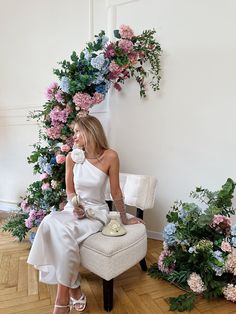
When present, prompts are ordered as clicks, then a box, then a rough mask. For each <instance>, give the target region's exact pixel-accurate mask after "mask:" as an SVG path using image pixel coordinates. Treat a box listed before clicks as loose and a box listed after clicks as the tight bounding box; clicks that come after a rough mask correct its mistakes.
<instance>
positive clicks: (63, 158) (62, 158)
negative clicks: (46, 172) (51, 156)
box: [56, 154, 66, 164]
mask: <svg viewBox="0 0 236 314" xmlns="http://www.w3.org/2000/svg"><path fill="white" fill-rule="evenodd" d="M65 161H66V156H65V155H61V154H58V155H57V156H56V162H57V163H58V164H64V162H65Z"/></svg>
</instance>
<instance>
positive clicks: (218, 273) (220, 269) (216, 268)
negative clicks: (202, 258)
mask: <svg viewBox="0 0 236 314" xmlns="http://www.w3.org/2000/svg"><path fill="white" fill-rule="evenodd" d="M211 267H212V269H213V270H214V271H215V274H216V276H222V274H223V273H224V271H225V268H224V267H219V266H216V265H214V264H212V263H211Z"/></svg>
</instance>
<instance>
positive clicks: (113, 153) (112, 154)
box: [104, 148, 119, 160]
mask: <svg viewBox="0 0 236 314" xmlns="http://www.w3.org/2000/svg"><path fill="white" fill-rule="evenodd" d="M104 157H106V158H107V159H110V160H118V159H119V157H118V154H117V152H116V151H115V150H114V149H111V148H109V149H107V150H105V152H104Z"/></svg>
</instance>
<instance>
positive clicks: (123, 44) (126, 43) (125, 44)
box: [118, 39, 134, 53]
mask: <svg viewBox="0 0 236 314" xmlns="http://www.w3.org/2000/svg"><path fill="white" fill-rule="evenodd" d="M118 46H119V47H120V48H121V49H122V50H123V51H124V52H126V53H130V52H131V51H132V50H133V46H134V45H133V43H132V41H130V40H128V39H121V40H120V41H119V44H118Z"/></svg>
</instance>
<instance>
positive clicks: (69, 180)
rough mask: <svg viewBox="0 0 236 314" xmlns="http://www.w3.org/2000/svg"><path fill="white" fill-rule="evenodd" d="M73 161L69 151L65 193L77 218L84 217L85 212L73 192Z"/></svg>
mask: <svg viewBox="0 0 236 314" xmlns="http://www.w3.org/2000/svg"><path fill="white" fill-rule="evenodd" d="M74 164H75V163H74V161H73V160H72V158H71V153H69V154H68V155H67V156H66V194H67V199H68V201H69V202H71V204H72V206H73V207H74V213H75V214H76V215H77V216H78V218H84V216H85V212H84V209H83V206H82V205H80V204H79V202H78V197H77V195H76V193H75V188H74V180H73V168H74Z"/></svg>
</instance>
